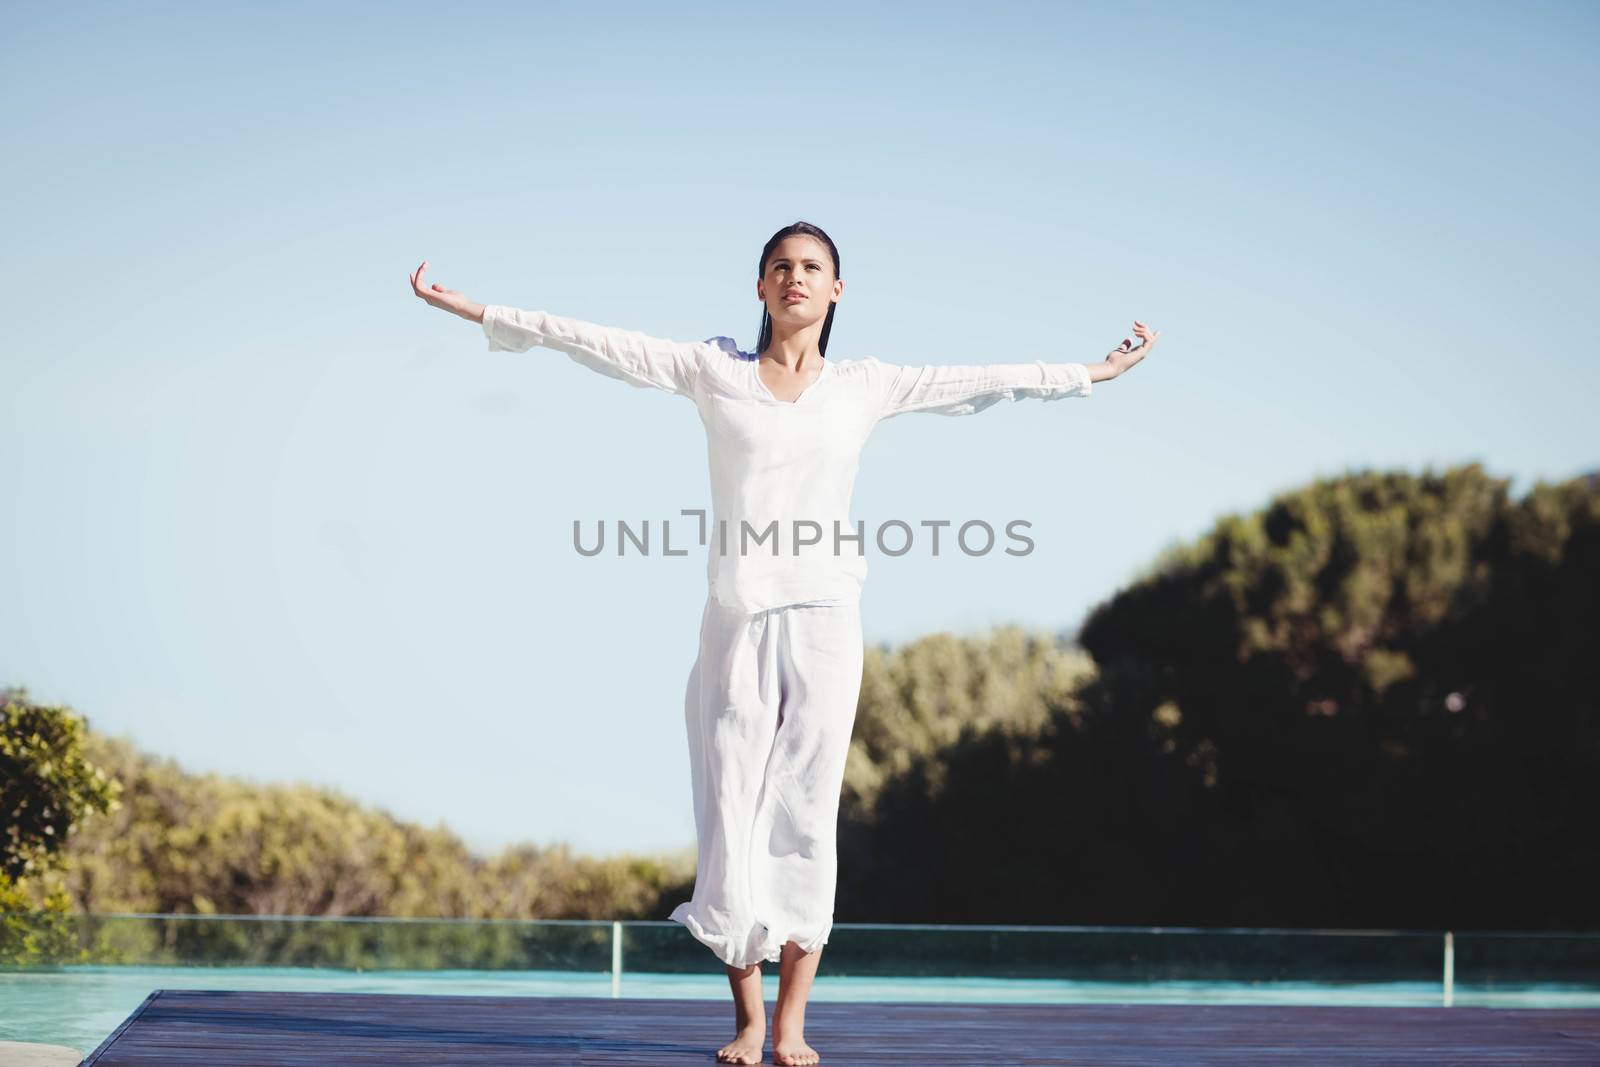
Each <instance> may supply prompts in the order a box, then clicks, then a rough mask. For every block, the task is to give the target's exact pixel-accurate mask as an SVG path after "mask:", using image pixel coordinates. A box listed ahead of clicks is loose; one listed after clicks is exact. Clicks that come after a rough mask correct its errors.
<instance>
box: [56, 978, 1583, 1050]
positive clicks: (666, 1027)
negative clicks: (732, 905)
mask: <svg viewBox="0 0 1600 1067" xmlns="http://www.w3.org/2000/svg"><path fill="white" fill-rule="evenodd" d="M771 1010H772V1005H771V1003H770V1002H769V1004H768V1012H769V1020H770V1012H771ZM732 1036H733V1009H732V1005H731V1004H728V1003H723V1002H722V1001H720V1000H699V999H696V1000H682V999H672V1000H667V999H611V998H604V997H496V996H419V995H414V994H392V993H294V992H254V991H252V992H232V991H226V990H181V989H164V990H157V991H156V992H155V993H152V994H151V995H150V997H148V998H147V999H146V1000H145V1003H144V1004H142V1005H140V1007H139V1009H138V1010H137V1011H135V1012H134V1013H133V1015H131V1016H129V1018H128V1020H127V1021H126V1022H124V1023H123V1024H122V1025H121V1026H119V1027H118V1028H117V1030H116V1031H115V1032H114V1033H113V1034H112V1035H111V1036H110V1037H108V1038H107V1039H106V1041H105V1042H103V1043H102V1044H101V1046H100V1047H99V1048H97V1049H96V1050H95V1051H94V1052H93V1053H91V1054H90V1055H89V1057H88V1058H87V1059H85V1060H84V1065H85V1067H135V1065H137V1067H145V1065H154V1064H170V1065H182V1064H202V1063H203V1064H208V1065H214V1067H230V1065H243V1064H251V1065H256V1067H290V1065H299V1064H318V1065H325V1064H398V1065H406V1064H424V1063H426V1064H496V1065H513V1064H515V1065H523V1064H528V1065H544V1064H567V1065H572V1064H579V1065H606V1067H634V1065H644V1064H650V1065H663V1064H666V1065H670V1064H691V1063H692V1064H704V1063H712V1062H714V1057H713V1055H712V1053H713V1052H714V1050H715V1049H716V1048H718V1047H719V1046H721V1045H722V1044H723V1043H724V1042H726V1041H727V1040H728V1039H729V1038H731V1037H732ZM806 1039H807V1041H809V1042H810V1044H811V1045H812V1047H814V1048H816V1049H817V1050H818V1052H820V1053H821V1055H822V1062H823V1063H824V1064H836V1065H841V1067H842V1065H846V1064H854V1065H860V1067H881V1065H891V1064H921V1065H935V1067H937V1065H943V1064H1007V1065H1012V1064H1015V1065H1025V1067H1032V1065H1040V1067H1043V1065H1065V1064H1095V1065H1097V1067H1099V1065H1104V1067H1122V1065H1134V1064H1138V1065H1140V1067H1161V1065H1168V1064H1171V1065H1179V1064H1182V1065H1184V1067H1193V1065H1207V1064H1217V1065H1223V1064H1226V1065H1229V1067H1235V1065H1250V1064H1268V1063H1270V1064H1277V1065H1282V1064H1284V1063H1287V1062H1291V1061H1293V1062H1315V1063H1317V1064H1357V1063H1360V1064H1374V1063H1382V1064H1397V1065H1407V1064H1453V1065H1472V1064H1491V1063H1493V1064H1506V1063H1516V1064H1519V1065H1542V1064H1588V1065H1591V1067H1592V1065H1594V1064H1596V1063H1600V1010H1579V1009H1536V1008H1474V1007H1466V1008H1442V1007H1429V1008H1414V1007H1405V1008H1375V1007H1350V1006H1337V1007H1334V1006H1293V1005H1219V1004H995V1003H985V1004H971V1003H933V1002H919V1003H912V1004H880V1003H841V1002H832V1001H813V1002H812V1003H811V1004H810V1005H808V1007H807V1009H806ZM771 1047H772V1035H771V1031H770V1029H769V1031H768V1035H767V1054H766V1060H765V1062H767V1063H770V1062H771V1059H772V1054H771Z"/></svg>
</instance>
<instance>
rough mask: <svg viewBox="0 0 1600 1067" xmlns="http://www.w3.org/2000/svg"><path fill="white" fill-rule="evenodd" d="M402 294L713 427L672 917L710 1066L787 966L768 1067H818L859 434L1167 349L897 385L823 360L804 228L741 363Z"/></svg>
mask: <svg viewBox="0 0 1600 1067" xmlns="http://www.w3.org/2000/svg"><path fill="white" fill-rule="evenodd" d="M427 266H428V264H427V262H426V261H424V262H423V263H422V265H421V266H420V267H418V268H417V270H416V272H415V273H414V274H413V275H412V278H411V281H412V288H413V289H414V291H415V292H416V294H417V295H418V296H420V297H422V298H423V299H424V300H426V301H427V302H428V303H430V304H432V305H433V306H435V307H440V308H444V309H445V310H447V311H452V312H454V313H455V314H457V315H460V316H461V317H463V318H465V319H468V320H470V321H473V322H479V323H482V325H483V330H484V334H485V336H486V337H487V339H488V343H489V348H490V350H491V351H516V352H520V351H525V350H527V349H529V348H531V347H533V346H535V345H543V346H545V347H548V348H553V349H557V350H559V351H563V352H565V353H567V355H568V356H570V357H571V358H572V359H574V360H575V361H577V362H579V363H582V364H584V365H585V366H588V367H590V368H592V369H593V370H596V371H599V372H600V373H602V374H606V375H609V376H611V377H614V378H619V379H621V380H623V381H625V382H628V383H630V384H632V385H635V386H638V387H641V388H656V389H661V390H664V391H666V392H669V393H675V394H677V395H679V396H683V397H686V398H688V399H689V400H692V401H693V402H694V404H695V407H696V408H697V409H698V410H699V413H700V419H701V421H702V422H703V423H704V425H705V428H706V439H707V445H708V450H709V459H710V466H711V496H712V515H713V521H712V524H711V527H710V529H709V534H710V536H708V538H707V540H708V542H709V544H710V553H709V557H708V559H707V568H706V570H707V580H708V586H709V589H708V596H707V598H706V605H705V610H704V613H703V614H702V616H701V623H700V650H699V655H698V657H697V659H696V660H695V663H694V666H693V668H692V669H691V671H690V674H689V685H688V690H687V693H686V695H685V702H684V703H685V720H686V724H687V727H688V734H689V755H690V765H691V777H692V781H693V788H694V815H695V828H696V833H697V838H698V849H699V858H698V863H697V867H696V872H695V887H694V894H693V898H692V899H691V900H689V901H686V902H684V903H682V904H680V905H678V907H677V908H675V909H674V910H673V912H672V915H671V918H672V919H673V920H674V921H676V922H680V923H682V924H683V925H684V926H685V927H687V928H688V930H689V931H690V933H691V934H693V936H694V937H695V938H697V939H698V940H699V941H701V942H702V943H704V944H705V945H706V946H708V947H709V948H710V949H711V950H712V951H713V952H714V953H715V954H716V955H717V957H718V958H719V959H720V960H722V962H723V964H724V965H725V966H726V968H727V972H728V980H729V983H730V984H731V986H732V989H733V996H734V1020H735V1026H736V1034H735V1037H734V1039H733V1041H731V1042H729V1043H728V1044H727V1045H725V1046H723V1047H722V1048H721V1049H720V1050H718V1053H717V1059H718V1060H719V1061H721V1062H725V1063H759V1062H760V1060H761V1050H762V1043H763V1041H764V1039H765V1036H766V1010H765V1005H764V1003H763V1001H762V993H761V961H762V960H768V961H776V962H777V963H778V964H779V987H778V1003H777V1008H776V1010H775V1012H774V1015H773V1030H774V1033H773V1061H774V1062H775V1063H778V1064H813V1063H817V1062H818V1059H819V1057H818V1055H817V1053H816V1051H815V1050H814V1049H812V1048H811V1047H810V1046H809V1045H807V1044H806V1042H805V1037H804V1024H805V1005H806V998H807V996H808V994H809V992H810V989H811V982H812V978H813V977H814V976H815V974H816V969H817V963H818V960H819V959H820V957H821V950H822V946H823V945H824V944H826V943H827V940H828V935H829V932H830V931H831V930H832V928H833V905H834V889H835V885H836V881H837V879H836V871H837V867H836V860H837V853H836V849H835V829H836V824H837V820H838V810H839V790H840V787H841V784H842V782H843V779H844V767H845V757H846V754H847V752H848V750H849V744H850V732H851V727H852V726H853V724H854V721H855V712H856V703H857V700H858V698H859V696H860V687H861V666H862V657H863V652H864V645H863V641H862V634H861V620H860V607H859V601H860V592H861V586H862V583H863V581H864V580H865V577H866V570H867V568H866V562H865V559H864V558H863V556H862V552H863V543H864V541H865V537H864V530H863V528H862V525H861V524H857V525H855V526H852V525H851V523H850V520H849V518H848V512H849V506H850V494H851V489H852V486H853V484H854V481H855V473H856V463H857V459H858V457H859V455H860V452H861V447H862V445H863V444H864V443H865V441H866V438H867V436H868V434H869V433H871V431H872V428H873V427H874V426H875V425H876V424H877V423H878V422H880V421H882V420H883V419H886V418H891V417H893V416H895V415H899V414H901V413H903V412H908V411H929V412H936V413H939V414H945V415H964V414H970V413H973V412H976V411H981V410H982V409H984V408H986V407H989V406H990V405H991V404H994V403H996V402H998V401H1000V400H1002V399H1019V398H1023V397H1037V398H1040V399H1043V400H1054V399H1060V398H1063V397H1069V396H1088V395H1089V392H1090V389H1091V387H1092V383H1094V382H1097V381H1104V380H1106V379H1108V378H1115V377H1117V376H1118V375H1119V374H1121V373H1123V372H1124V371H1126V370H1127V369H1128V368H1129V367H1131V366H1133V365H1134V364H1136V363H1138V362H1139V361H1140V360H1142V359H1143V358H1144V357H1145V356H1146V355H1147V354H1149V351H1150V349H1151V347H1152V346H1153V345H1154V344H1155V341H1156V339H1157V337H1159V336H1160V335H1159V332H1152V331H1151V330H1150V329H1149V328H1148V327H1146V326H1145V325H1144V324H1143V323H1141V322H1138V321H1135V322H1134V332H1135V333H1136V334H1137V335H1138V336H1139V338H1140V344H1139V346H1138V347H1130V345H1132V341H1131V339H1130V340H1124V341H1123V342H1122V344H1121V345H1120V346H1118V347H1117V348H1116V349H1113V350H1112V352H1111V353H1110V354H1109V355H1108V356H1107V357H1106V359H1105V361H1104V362H1101V363H1095V364H1091V365H1085V364H1082V363H1053V364H1047V363H1045V362H1043V361H1042V360H1035V361H1033V362H1031V363H1014V364H999V363H996V364H985V365H976V366H942V365H930V366H898V365H895V364H889V363H881V362H879V361H878V360H876V359H874V358H872V357H870V356H869V357H867V358H865V359H860V360H845V361H840V360H830V359H827V358H826V355H827V350H828V335H829V333H830V332H831V331H832V328H833V313H834V310H835V308H836V306H837V304H838V302H839V299H840V297H841V296H843V294H844V282H843V280H841V278H840V276H839V252H838V250H837V249H836V248H835V247H834V244H833V241H832V240H831V239H830V238H829V237H828V235H827V234H825V233H823V232H822V230H820V229H818V228H817V227H815V226H812V225H810V224H808V223H805V222H796V223H795V224H793V225H792V226H786V227H784V228H783V229H781V230H779V231H778V232H777V233H775V234H773V235H772V238H771V239H770V240H769V241H767V243H766V246H765V247H764V248H763V249H762V250H761V259H760V262H759V265H758V267H757V272H756V297H757V298H758V299H759V300H760V301H761V302H762V304H763V305H765V309H766V310H765V312H764V313H763V315H762V320H761V335H760V340H759V341H758V342H757V345H756V351H755V352H753V353H746V352H741V351H740V350H739V349H738V348H737V347H736V346H735V345H734V343H733V341H732V339H731V338H727V337H712V338H709V339H707V340H705V341H700V342H687V341H682V342H680V341H666V340H661V339H658V338H654V337H649V336H646V335H645V334H642V333H639V332H636V331H631V330H621V329H617V328H614V327H607V326H600V325H596V324H594V323H589V322H583V321H581V320H577V319H570V318H563V317H560V316H556V315H552V314H550V313H548V312H543V311H525V310H522V309H519V308H513V307H505V306H501V305H488V306H485V305H483V304H477V303H473V302H472V301H470V300H469V299H467V297H466V296H464V295H463V294H462V293H460V292H457V291H456V290H453V289H446V288H444V287H443V286H441V285H438V284H434V285H432V286H429V285H427V284H425V282H424V281H423V273H424V271H425V270H426V269H427Z"/></svg>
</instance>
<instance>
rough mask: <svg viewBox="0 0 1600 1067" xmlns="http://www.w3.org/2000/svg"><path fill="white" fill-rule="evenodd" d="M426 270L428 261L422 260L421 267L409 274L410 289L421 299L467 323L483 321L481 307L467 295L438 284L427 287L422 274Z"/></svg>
mask: <svg viewBox="0 0 1600 1067" xmlns="http://www.w3.org/2000/svg"><path fill="white" fill-rule="evenodd" d="M427 270H428V261H427V260H423V261H422V265H421V266H420V267H418V268H417V269H416V270H414V271H412V273H411V288H412V290H413V291H414V292H415V293H416V294H417V295H418V296H420V297H422V299H424V300H426V301H427V302H428V303H430V304H432V305H433V306H434V307H436V308H443V309H444V310H445V311H449V312H452V313H454V314H457V315H460V316H461V317H462V318H464V319H466V320H467V321H468V322H482V321H483V305H482V304H479V303H477V302H475V301H473V300H471V299H469V298H468V297H467V294H465V293H463V292H461V291H460V290H458V289H446V288H445V287H444V286H442V285H440V284H439V283H438V282H434V283H433V284H432V285H429V284H428V283H427V282H426V281H425V280H424V279H423V274H425V273H426V272H427Z"/></svg>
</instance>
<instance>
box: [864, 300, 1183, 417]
mask: <svg viewBox="0 0 1600 1067" xmlns="http://www.w3.org/2000/svg"><path fill="white" fill-rule="evenodd" d="M1134 332H1135V333H1136V334H1138V335H1139V337H1140V339H1141V343H1140V345H1139V346H1138V347H1137V348H1130V347H1128V346H1129V345H1130V344H1131V343H1132V342H1131V340H1124V341H1123V342H1122V344H1121V345H1119V346H1118V347H1117V348H1115V349H1113V350H1112V351H1111V353H1110V354H1109V355H1107V356H1106V358H1105V359H1104V360H1103V361H1101V362H1099V363H1046V362H1045V361H1044V360H1042V359H1036V360H1034V361H1033V362H1031V363H980V364H966V365H950V366H940V365H928V366H898V365H895V364H889V363H880V362H878V361H877V360H871V361H870V362H871V363H872V364H873V366H874V371H875V374H876V376H877V382H878V389H879V396H880V401H881V407H880V409H879V415H878V417H879V418H880V419H887V418H892V417H894V416H895V415H901V414H904V413H906V412H908V411H930V412H934V413H935V414H939V415H971V414H974V413H976V412H979V411H982V410H983V409H984V408H987V407H991V406H992V405H994V404H997V403H999V402H1000V401H1002V400H1021V399H1024V398H1027V397H1036V398H1038V399H1040V400H1060V399H1063V398H1065V397H1069V396H1088V395H1089V394H1090V393H1091V392H1092V391H1093V389H1094V383H1095V382H1097V381H1106V380H1109V379H1111V378H1115V377H1117V376H1118V375H1119V374H1121V373H1122V372H1123V371H1125V370H1127V369H1128V368H1129V367H1131V366H1133V365H1134V364H1135V363H1137V362H1139V361H1140V360H1142V359H1143V358H1144V357H1145V356H1146V355H1147V354H1148V353H1149V351H1150V348H1151V346H1152V345H1153V344H1154V343H1155V339H1156V337H1157V336H1159V331H1156V332H1154V333H1152V332H1151V331H1150V329H1149V327H1147V326H1145V325H1144V324H1143V323H1141V322H1137V321H1136V322H1135V323H1134Z"/></svg>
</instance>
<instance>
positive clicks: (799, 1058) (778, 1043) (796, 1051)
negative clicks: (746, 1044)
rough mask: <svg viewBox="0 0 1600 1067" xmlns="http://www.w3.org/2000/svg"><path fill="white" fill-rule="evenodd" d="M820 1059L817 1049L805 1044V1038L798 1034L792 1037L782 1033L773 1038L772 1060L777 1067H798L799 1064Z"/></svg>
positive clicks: (815, 1061) (816, 1061)
mask: <svg viewBox="0 0 1600 1067" xmlns="http://www.w3.org/2000/svg"><path fill="white" fill-rule="evenodd" d="M821 1060H822V1057H821V1056H819V1055H817V1050H816V1049H814V1048H812V1047H811V1046H810V1045H808V1044H806V1039H805V1038H804V1037H801V1036H800V1035H799V1034H795V1035H794V1036H793V1037H790V1036H789V1035H788V1034H784V1035H783V1036H781V1037H775V1038H774V1039H773V1042H772V1062H773V1063H776V1064H778V1065H779V1067H799V1065H801V1064H807V1063H820V1062H821Z"/></svg>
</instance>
